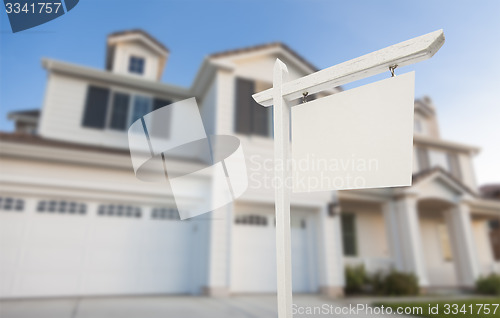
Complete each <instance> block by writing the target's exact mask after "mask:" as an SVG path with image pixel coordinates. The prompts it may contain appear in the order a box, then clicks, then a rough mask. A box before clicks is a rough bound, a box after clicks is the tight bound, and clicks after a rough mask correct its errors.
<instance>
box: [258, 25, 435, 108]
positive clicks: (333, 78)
mask: <svg viewBox="0 0 500 318" xmlns="http://www.w3.org/2000/svg"><path fill="white" fill-rule="evenodd" d="M443 44H444V33H443V30H438V31H434V32H431V33H428V34H425V35H422V36H419V37H416V38H413V39H410V40H408V41H404V42H401V43H398V44H395V45H392V46H389V47H386V48H384V49H381V50H378V51H375V52H373V53H369V54H366V55H363V56H361V57H358V58H355V59H352V60H349V61H347V62H344V63H341V64H337V65H334V66H331V67H329V68H326V69H323V70H320V71H318V72H315V73H312V74H309V75H307V76H304V77H301V78H299V79H296V80H293V81H290V82H287V83H284V84H283V87H282V88H281V91H282V94H283V97H284V98H285V99H286V100H288V101H290V100H294V99H298V98H301V97H302V94H303V93H304V92H308V93H309V95H311V94H315V93H318V92H321V91H323V90H327V89H331V88H334V87H337V86H340V85H343V84H347V83H350V82H354V81H357V80H360V79H363V78H366V77H370V76H373V75H377V74H380V73H383V72H386V71H387V70H388V69H389V67H390V66H393V65H396V64H397V65H398V67H402V66H406V65H410V64H414V63H417V62H421V61H424V60H427V59H429V58H431V57H432V56H433V55H434V54H435V53H436V52H437V51H439V49H440V48H441V46H443ZM273 89H274V88H270V89H267V90H265V91H262V92H260V93H256V94H254V95H253V98H254V99H255V101H256V102H257V103H259V104H261V105H262V106H266V107H267V106H271V105H272V104H273Z"/></svg>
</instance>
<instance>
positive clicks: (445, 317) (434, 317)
mask: <svg viewBox="0 0 500 318" xmlns="http://www.w3.org/2000/svg"><path fill="white" fill-rule="evenodd" d="M455 304H456V305H457V306H455ZM480 304H484V305H486V304H488V305H487V306H486V308H489V309H490V313H489V314H487V313H486V312H487V310H485V307H484V306H483V307H480ZM498 304H500V298H482V299H479V298H478V299H465V300H448V301H436V302H411V303H410V302H405V303H395V302H387V303H377V304H375V306H378V307H380V306H382V305H383V306H384V307H385V308H387V307H391V308H392V309H393V312H394V313H396V310H397V308H399V307H405V308H407V307H410V308H414V307H421V308H422V314H413V315H411V316H416V317H428V318H480V317H500V305H498ZM429 305H430V307H431V308H435V307H436V305H437V306H438V312H437V314H433V313H430V312H429ZM446 305H450V307H448V306H446ZM471 305H472V313H471V307H470V306H471ZM497 305H498V306H497ZM448 308H449V310H448ZM495 308H496V312H495V313H494V311H495ZM461 310H462V312H461ZM478 310H479V313H478ZM463 311H466V312H463Z"/></svg>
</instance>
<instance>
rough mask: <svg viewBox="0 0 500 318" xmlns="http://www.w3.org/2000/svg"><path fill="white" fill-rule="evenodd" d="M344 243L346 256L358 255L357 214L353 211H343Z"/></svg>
mask: <svg viewBox="0 0 500 318" xmlns="http://www.w3.org/2000/svg"><path fill="white" fill-rule="evenodd" d="M341 222H342V244H343V247H344V255H345V256H357V255H358V249H357V243H356V215H355V214H352V213H342V214H341Z"/></svg>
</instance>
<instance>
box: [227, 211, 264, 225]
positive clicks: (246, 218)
mask: <svg viewBox="0 0 500 318" xmlns="http://www.w3.org/2000/svg"><path fill="white" fill-rule="evenodd" d="M234 222H235V223H236V224H244V225H255V226H267V217H265V216H262V215H255V214H248V215H239V216H237V217H236V218H235V220H234Z"/></svg>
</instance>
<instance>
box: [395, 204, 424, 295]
mask: <svg viewBox="0 0 500 318" xmlns="http://www.w3.org/2000/svg"><path fill="white" fill-rule="evenodd" d="M397 206H398V211H397V212H396V213H397V214H398V219H399V229H400V242H401V247H402V248H401V249H402V251H403V263H404V270H405V271H406V272H411V273H414V274H415V275H416V276H417V277H418V282H419V285H420V287H421V288H425V287H427V286H429V281H428V279H427V271H426V268H425V261H424V253H423V249H422V237H421V234H420V224H419V221H418V209H417V199H416V196H414V195H406V196H404V197H402V198H400V199H399V200H398V201H397Z"/></svg>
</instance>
